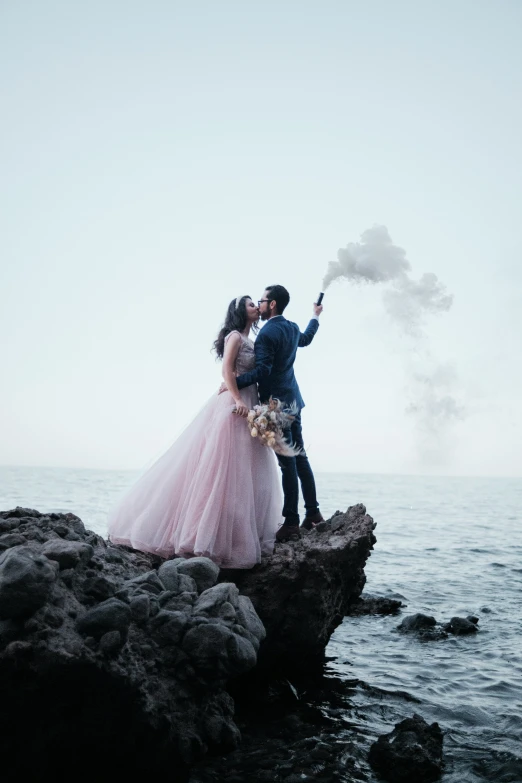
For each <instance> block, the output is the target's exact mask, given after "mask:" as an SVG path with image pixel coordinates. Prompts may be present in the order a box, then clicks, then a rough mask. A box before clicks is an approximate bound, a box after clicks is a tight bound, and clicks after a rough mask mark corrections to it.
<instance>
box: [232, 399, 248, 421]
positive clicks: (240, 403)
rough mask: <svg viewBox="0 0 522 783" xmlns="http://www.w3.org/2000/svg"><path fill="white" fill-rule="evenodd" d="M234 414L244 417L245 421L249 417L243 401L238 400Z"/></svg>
mask: <svg viewBox="0 0 522 783" xmlns="http://www.w3.org/2000/svg"><path fill="white" fill-rule="evenodd" d="M234 413H237V415H238V416H242V417H243V418H244V419H246V417H247V416H248V408H247V406H246V405H245V403H244V402H243V400H236V407H235V408H234Z"/></svg>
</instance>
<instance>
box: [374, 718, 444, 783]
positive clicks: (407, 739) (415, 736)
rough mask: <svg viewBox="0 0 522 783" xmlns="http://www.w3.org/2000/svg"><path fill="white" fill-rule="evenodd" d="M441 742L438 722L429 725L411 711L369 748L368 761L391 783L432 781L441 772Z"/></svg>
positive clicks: (441, 736)
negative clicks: (408, 715) (410, 713)
mask: <svg viewBox="0 0 522 783" xmlns="http://www.w3.org/2000/svg"><path fill="white" fill-rule="evenodd" d="M442 743H443V734H442V731H441V729H440V726H439V725H438V723H432V724H431V726H429V725H428V724H427V723H426V721H425V720H424V719H423V718H421V717H420V715H416V714H414V715H413V718H406V720H403V721H401V722H400V723H397V724H396V726H395V728H394V729H393V731H392V732H390V733H389V734H385V735H383V736H382V737H379V739H378V740H377V742H374V744H373V745H372V746H371V748H370V753H369V757H368V760H369V762H370V765H371V766H372V768H373V769H374V770H375V772H377V774H378V775H380V776H381V777H383V778H384V779H385V780H388V781H390V783H431V781H434V780H437V779H438V778H439V777H440V776H441V774H442V769H443V762H442Z"/></svg>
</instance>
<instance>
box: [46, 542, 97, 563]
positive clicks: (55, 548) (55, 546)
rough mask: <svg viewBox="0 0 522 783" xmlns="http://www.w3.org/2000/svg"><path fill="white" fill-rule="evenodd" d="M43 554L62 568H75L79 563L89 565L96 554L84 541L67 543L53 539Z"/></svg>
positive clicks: (47, 544) (47, 543)
mask: <svg viewBox="0 0 522 783" xmlns="http://www.w3.org/2000/svg"><path fill="white" fill-rule="evenodd" d="M42 553H43V554H44V555H45V556H46V557H48V558H49V560H56V562H57V563H58V564H59V566H60V568H75V567H76V566H77V565H78V563H80V562H82V563H87V562H89V560H90V559H91V557H92V556H93V554H94V549H93V548H92V546H90V545H89V544H85V543H84V542H83V541H65V540H64V539H61V538H53V539H51V540H50V541H47V542H46V543H45V544H44V545H43V547H42Z"/></svg>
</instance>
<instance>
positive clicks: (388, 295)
mask: <svg viewBox="0 0 522 783" xmlns="http://www.w3.org/2000/svg"><path fill="white" fill-rule="evenodd" d="M410 270H411V264H410V262H409V261H408V259H407V258H406V251H405V250H404V249H403V248H402V247H398V246H397V245H394V244H393V242H392V240H391V237H390V235H389V233H388V229H387V228H386V226H373V228H369V229H368V230H367V231H365V232H364V233H363V234H362V235H361V241H360V242H350V244H348V245H347V246H346V247H342V248H340V249H339V250H338V251H337V261H331V262H330V264H329V265H328V269H327V272H326V275H325V277H324V279H323V290H326V289H327V288H328V286H329V285H330V284H331V283H333V282H334V281H335V280H349V281H350V282H351V283H373V284H376V283H389V284H390V285H391V288H390V289H388V290H386V291H385V292H384V294H383V300H384V306H385V307H386V310H387V311H388V313H389V315H390V316H391V317H392V319H393V320H394V321H395V322H396V323H397V324H398V325H399V326H400V327H401V328H402V329H403V330H404V331H405V332H406V333H407V334H410V335H412V336H416V335H419V334H420V331H421V323H422V321H423V317H424V315H426V314H428V313H439V312H443V311H445V310H449V309H450V307H451V305H452V303H453V297H452V295H451V294H448V293H447V291H446V287H445V286H444V285H443V284H442V283H440V282H439V279H438V278H437V275H434V274H433V273H432V272H429V273H427V274H424V275H423V276H422V277H421V278H420V280H412V278H411V277H410V276H409V274H408V272H410Z"/></svg>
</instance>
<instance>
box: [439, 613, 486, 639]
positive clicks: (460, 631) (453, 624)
mask: <svg viewBox="0 0 522 783" xmlns="http://www.w3.org/2000/svg"><path fill="white" fill-rule="evenodd" d="M474 619H475V620H476V622H474V620H471V619H468V618H466V617H452V618H451V620H450V621H449V623H446V625H444V626H443V628H444V630H445V631H447V632H448V633H452V634H455V635H456V636H466V635H467V634H471V633H477V632H478V628H477V623H478V618H474Z"/></svg>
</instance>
